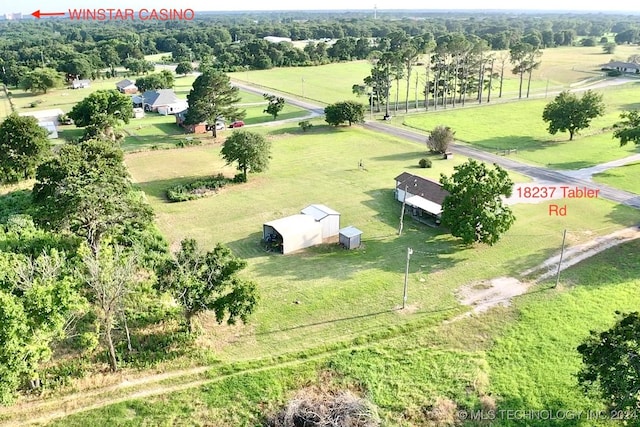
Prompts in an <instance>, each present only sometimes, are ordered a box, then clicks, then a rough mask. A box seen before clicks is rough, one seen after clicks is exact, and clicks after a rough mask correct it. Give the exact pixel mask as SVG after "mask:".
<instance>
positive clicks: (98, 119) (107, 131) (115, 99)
mask: <svg viewBox="0 0 640 427" xmlns="http://www.w3.org/2000/svg"><path fill="white" fill-rule="evenodd" d="M132 116H133V104H132V103H131V98H129V97H128V96H127V95H124V94H122V93H120V92H118V91H117V90H115V89H109V90H98V91H96V92H93V93H92V94H91V95H89V96H87V97H86V98H84V99H83V100H82V101H80V102H79V103H77V104H76V105H74V107H73V108H72V109H71V111H70V112H69V117H70V118H71V119H73V122H74V123H75V125H76V126H78V127H84V128H86V129H85V136H84V138H85V139H89V138H105V139H110V140H112V141H115V140H116V139H118V135H117V133H116V131H115V128H116V126H118V124H119V123H120V122H124V123H129V120H130V119H131V117H132Z"/></svg>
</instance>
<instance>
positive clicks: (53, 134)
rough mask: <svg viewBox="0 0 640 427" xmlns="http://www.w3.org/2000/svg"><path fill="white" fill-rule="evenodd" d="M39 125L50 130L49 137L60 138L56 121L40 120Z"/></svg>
mask: <svg viewBox="0 0 640 427" xmlns="http://www.w3.org/2000/svg"><path fill="white" fill-rule="evenodd" d="M38 126H40V127H41V128H43V129H45V130H46V131H47V132H49V139H58V129H57V128H56V124H55V123H54V122H38Z"/></svg>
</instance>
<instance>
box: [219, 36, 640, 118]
mask: <svg viewBox="0 0 640 427" xmlns="http://www.w3.org/2000/svg"><path fill="white" fill-rule="evenodd" d="M637 53H640V49H639V48H638V47H637V46H618V47H617V49H616V51H615V53H614V54H604V53H603V52H602V47H601V46H595V47H561V48H553V49H545V50H543V54H542V56H541V58H540V61H541V63H540V66H539V68H538V69H536V70H534V72H533V75H532V81H531V91H532V94H544V93H545V92H553V91H559V90H562V89H567V88H569V87H570V86H571V85H573V84H575V83H579V82H584V81H585V80H598V79H600V78H602V76H603V73H602V72H601V71H599V70H600V67H599V66H600V64H603V63H607V62H609V61H610V60H614V59H615V60H623V61H626V60H627V58H628V57H629V56H630V55H632V54H637ZM493 55H495V56H496V57H498V58H499V57H500V56H503V55H507V57H508V52H506V51H503V52H501V51H499V52H493ZM499 62H500V61H499V60H497V61H496V62H495V64H494V71H495V72H496V73H499V72H500V69H499ZM419 64H422V65H416V66H415V67H414V68H413V71H412V76H411V78H410V81H409V82H407V79H406V77H403V78H402V79H401V80H400V82H399V86H398V85H397V84H396V81H395V80H393V81H392V85H391V94H390V99H391V102H395V100H396V93H397V92H399V102H400V105H399V107H398V109H399V111H402V110H403V108H404V101H405V97H406V94H407V84H408V86H409V100H410V103H411V105H410V106H409V108H413V107H414V106H415V100H416V98H417V99H418V101H423V100H424V92H423V88H424V84H425V78H426V67H425V65H424V64H426V58H422V59H421V60H420V61H419ZM512 68H513V67H512V65H511V64H510V63H509V60H508V59H507V61H506V63H505V69H504V84H503V98H504V99H514V98H517V97H518V86H519V84H520V82H519V78H518V76H517V75H514V74H513V73H511V69H512ZM370 71H371V64H370V63H369V62H368V61H364V60H363V61H352V62H342V63H334V64H328V65H321V66H315V67H294V68H277V69H272V70H254V71H241V72H236V73H230V74H229V75H230V76H231V78H233V79H236V80H239V81H243V82H248V83H250V84H254V85H257V86H262V87H265V88H272V89H274V90H277V91H279V92H283V93H288V94H291V95H294V96H299V97H304V98H308V99H311V100H315V101H318V102H321V103H326V104H329V103H333V102H337V101H343V100H357V101H360V102H363V103H365V104H366V103H368V99H367V98H366V97H357V96H356V95H354V94H353V93H352V91H351V87H352V86H353V85H354V84H363V83H362V80H363V79H364V78H365V77H366V76H368V75H369V73H370ZM416 77H417V81H418V88H417V95H416ZM526 79H527V76H525V81H524V82H523V93H526V87H527V81H526ZM492 86H493V94H492V98H493V99H494V101H495V100H496V99H497V96H498V90H499V79H494V81H493V85H492ZM398 88H399V91H398ZM485 97H486V94H485ZM393 110H394V111H395V108H394V109H393Z"/></svg>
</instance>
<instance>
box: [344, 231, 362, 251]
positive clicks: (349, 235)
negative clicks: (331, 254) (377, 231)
mask: <svg viewBox="0 0 640 427" xmlns="http://www.w3.org/2000/svg"><path fill="white" fill-rule="evenodd" d="M360 236H362V231H360V230H358V229H357V228H355V227H354V226H352V225H350V226H348V227H345V228H341V229H340V244H341V245H342V246H344V247H345V248H347V249H357V248H359V247H360V243H361V237H360Z"/></svg>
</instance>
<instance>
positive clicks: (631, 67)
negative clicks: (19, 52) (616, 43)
mask: <svg viewBox="0 0 640 427" xmlns="http://www.w3.org/2000/svg"><path fill="white" fill-rule="evenodd" d="M600 68H601V69H603V70H617V71H620V72H621V73H634V74H640V64H637V63H635V62H622V61H611V62H607V63H606V64H601V65H600Z"/></svg>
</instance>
